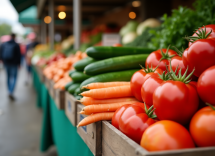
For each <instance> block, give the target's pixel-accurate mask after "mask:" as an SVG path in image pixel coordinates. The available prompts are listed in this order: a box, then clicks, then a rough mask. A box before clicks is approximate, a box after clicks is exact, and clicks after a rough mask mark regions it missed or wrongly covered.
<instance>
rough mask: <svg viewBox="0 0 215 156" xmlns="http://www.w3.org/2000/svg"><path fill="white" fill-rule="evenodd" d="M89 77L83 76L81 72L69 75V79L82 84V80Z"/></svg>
mask: <svg viewBox="0 0 215 156" xmlns="http://www.w3.org/2000/svg"><path fill="white" fill-rule="evenodd" d="M90 77H91V76H89V75H86V74H84V73H83V72H78V71H76V72H74V73H72V75H71V78H72V80H73V81H74V82H83V81H84V80H86V79H88V78H90Z"/></svg>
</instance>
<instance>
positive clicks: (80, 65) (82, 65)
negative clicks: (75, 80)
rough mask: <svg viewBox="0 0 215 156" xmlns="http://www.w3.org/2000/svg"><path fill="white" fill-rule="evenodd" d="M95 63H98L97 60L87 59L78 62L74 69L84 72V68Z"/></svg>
mask: <svg viewBox="0 0 215 156" xmlns="http://www.w3.org/2000/svg"><path fill="white" fill-rule="evenodd" d="M93 62H96V60H95V59H93V58H91V57H86V58H84V59H82V60H80V61H78V62H76V63H75V64H74V65H73V67H74V68H75V70H77V71H84V68H85V67H86V66H87V65H88V64H90V63H93Z"/></svg>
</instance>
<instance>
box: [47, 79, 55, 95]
mask: <svg viewBox="0 0 215 156" xmlns="http://www.w3.org/2000/svg"><path fill="white" fill-rule="evenodd" d="M48 90H49V94H50V96H51V97H52V99H55V90H54V81H53V80H49V89H48Z"/></svg>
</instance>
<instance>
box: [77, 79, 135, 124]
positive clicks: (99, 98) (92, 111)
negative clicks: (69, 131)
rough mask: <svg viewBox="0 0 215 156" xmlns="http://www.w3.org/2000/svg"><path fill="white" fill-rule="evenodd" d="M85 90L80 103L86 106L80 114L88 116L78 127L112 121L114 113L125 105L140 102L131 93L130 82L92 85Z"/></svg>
mask: <svg viewBox="0 0 215 156" xmlns="http://www.w3.org/2000/svg"><path fill="white" fill-rule="evenodd" d="M83 88H86V89H90V90H89V91H85V92H82V93H81V95H82V96H83V98H82V99H81V100H80V102H81V103H82V104H83V105H85V107H84V108H83V109H82V111H81V112H79V113H80V114H84V115H88V116H87V117H85V118H84V119H83V120H81V121H80V122H79V124H78V125H77V127H80V126H85V125H88V124H91V123H94V122H97V121H101V120H111V119H112V117H113V114H114V112H115V111H116V110H117V109H118V108H119V107H121V106H123V105H125V104H132V103H136V102H138V100H137V99H135V98H134V96H133V95H132V93H131V87H130V82H106V83H91V84H89V85H87V86H84V87H83Z"/></svg>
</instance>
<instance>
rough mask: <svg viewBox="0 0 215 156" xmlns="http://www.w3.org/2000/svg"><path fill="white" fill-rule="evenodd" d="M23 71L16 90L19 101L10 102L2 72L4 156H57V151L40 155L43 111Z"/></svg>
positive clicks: (0, 139) (0, 138) (0, 151)
mask: <svg viewBox="0 0 215 156" xmlns="http://www.w3.org/2000/svg"><path fill="white" fill-rule="evenodd" d="M25 77H26V73H25V71H24V69H21V70H20V72H19V76H18V83H17V85H16V90H15V98H16V101H14V102H12V101H10V100H9V99H8V95H7V90H6V80H5V78H6V77H5V72H4V71H3V70H2V69H0V156H57V154H56V150H55V148H54V147H53V148H51V149H50V150H49V151H48V152H47V153H43V154H42V153H40V151H39V144H40V131H41V122H42V111H41V110H39V109H37V108H36V104H35V103H36V95H35V91H34V89H33V87H32V84H31V83H30V84H29V85H25V80H26V78H25Z"/></svg>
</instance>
